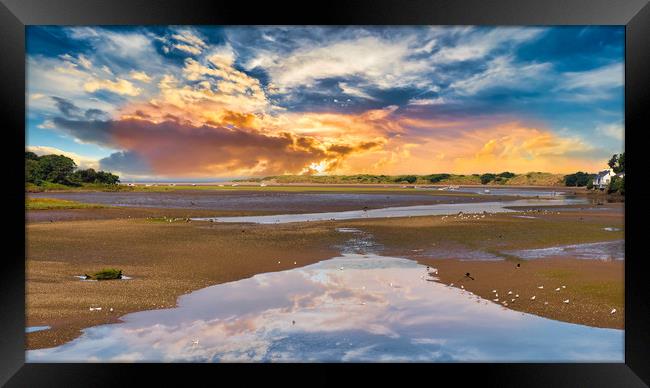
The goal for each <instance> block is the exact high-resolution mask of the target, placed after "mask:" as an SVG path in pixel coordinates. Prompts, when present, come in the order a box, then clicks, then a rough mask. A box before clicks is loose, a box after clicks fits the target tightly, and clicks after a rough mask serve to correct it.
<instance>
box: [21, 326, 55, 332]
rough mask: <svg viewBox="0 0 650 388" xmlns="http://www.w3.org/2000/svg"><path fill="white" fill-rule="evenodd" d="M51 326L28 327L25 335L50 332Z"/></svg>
mask: <svg viewBox="0 0 650 388" xmlns="http://www.w3.org/2000/svg"><path fill="white" fill-rule="evenodd" d="M49 329H50V326H27V327H26V328H25V333H33V332H35V331H43V330H49Z"/></svg>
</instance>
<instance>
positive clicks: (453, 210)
mask: <svg viewBox="0 0 650 388" xmlns="http://www.w3.org/2000/svg"><path fill="white" fill-rule="evenodd" d="M583 202H584V199H571V198H565V199H521V200H516V201H499V202H475V203H445V204H436V205H419V206H400V207H387V208H381V209H370V210H350V211H342V212H326V213H303V214H278V215H270V216H243V217H207V218H192V220H193V221H212V222H251V223H257V224H282V223H290V222H309V221H335V220H351V219H359V218H392V217H412V216H432V215H450V214H457V213H458V212H463V213H465V214H476V213H483V212H488V213H504V212H514V211H518V210H514V209H510V208H509V207H513V206H547V205H570V204H575V203H583Z"/></svg>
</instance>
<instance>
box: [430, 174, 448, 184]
mask: <svg viewBox="0 0 650 388" xmlns="http://www.w3.org/2000/svg"><path fill="white" fill-rule="evenodd" d="M450 176H451V175H449V174H431V175H429V176H428V178H429V182H431V183H438V182H440V181H441V180H443V179H447V178H449V177H450Z"/></svg>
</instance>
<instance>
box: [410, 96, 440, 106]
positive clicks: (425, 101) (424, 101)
mask: <svg viewBox="0 0 650 388" xmlns="http://www.w3.org/2000/svg"><path fill="white" fill-rule="evenodd" d="M446 102H447V100H445V99H444V98H442V97H436V98H412V99H410V100H409V102H408V104H409V105H442V104H444V103H446Z"/></svg>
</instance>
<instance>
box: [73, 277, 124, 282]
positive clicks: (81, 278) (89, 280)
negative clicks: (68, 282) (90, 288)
mask: <svg viewBox="0 0 650 388" xmlns="http://www.w3.org/2000/svg"><path fill="white" fill-rule="evenodd" d="M74 277H76V278H77V279H79V280H81V281H82V282H98V281H99V280H97V279H86V276H85V275H74ZM131 279H133V278H132V277H130V276H124V275H122V277H121V278H119V279H109V280H131Z"/></svg>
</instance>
